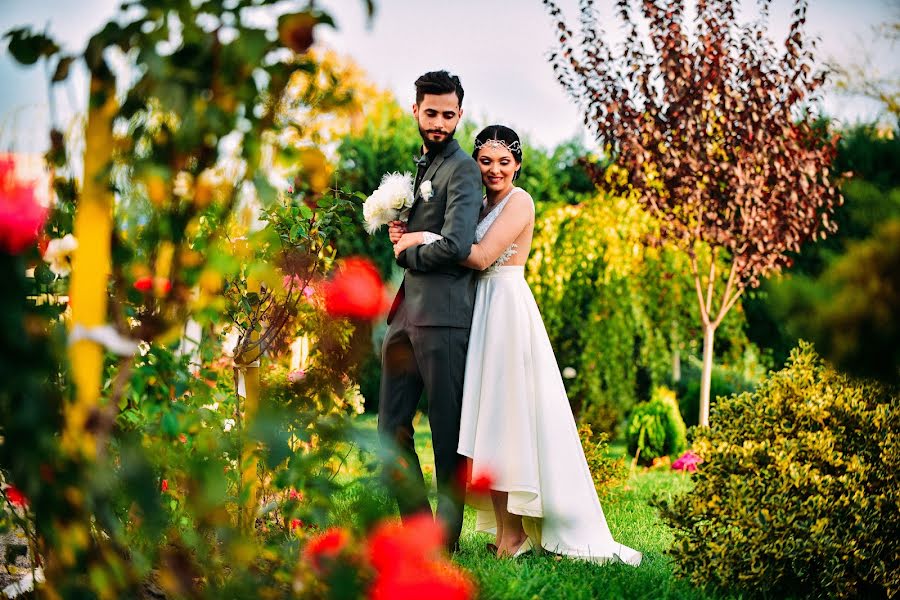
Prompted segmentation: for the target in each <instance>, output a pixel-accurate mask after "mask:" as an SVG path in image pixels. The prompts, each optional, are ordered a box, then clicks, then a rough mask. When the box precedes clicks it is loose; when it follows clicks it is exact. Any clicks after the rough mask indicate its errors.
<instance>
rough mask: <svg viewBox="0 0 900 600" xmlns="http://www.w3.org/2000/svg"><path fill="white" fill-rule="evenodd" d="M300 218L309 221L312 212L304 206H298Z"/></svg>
mask: <svg viewBox="0 0 900 600" xmlns="http://www.w3.org/2000/svg"><path fill="white" fill-rule="evenodd" d="M300 216H301V217H303V218H304V219H311V218H312V216H313V211H312V209H311V208H310V207H308V206H307V205H305V204H301V205H300Z"/></svg>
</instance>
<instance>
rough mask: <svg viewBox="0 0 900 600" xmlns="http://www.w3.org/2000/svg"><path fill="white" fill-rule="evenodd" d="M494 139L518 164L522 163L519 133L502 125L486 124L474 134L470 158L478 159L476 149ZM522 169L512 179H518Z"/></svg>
mask: <svg viewBox="0 0 900 600" xmlns="http://www.w3.org/2000/svg"><path fill="white" fill-rule="evenodd" d="M491 141H494V142H495V143H498V144H500V145H501V146H504V147H505V148H506V149H507V150H509V152H510V154H512V155H513V158H514V159H516V162H517V163H519V164H520V165H521V164H522V142H521V141H520V140H519V134H517V133H516V132H515V131H513V130H512V129H510V128H509V127H506V126H504V125H488V126H487V127H485V128H484V129H482V130H481V131H480V132H479V133H478V135H476V136H475V149H474V150H472V158H474V159H475V160H478V151H479V150H481V148H482V146H484V145H485V144H488V143H489V142H491ZM521 172H522V169H519V170H518V171H516V174H515V175H513V180H516V179H518V177H519V173H521Z"/></svg>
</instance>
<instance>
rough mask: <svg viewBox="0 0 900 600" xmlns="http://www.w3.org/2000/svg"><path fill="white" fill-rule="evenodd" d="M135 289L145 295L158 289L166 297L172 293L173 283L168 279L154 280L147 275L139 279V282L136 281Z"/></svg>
mask: <svg viewBox="0 0 900 600" xmlns="http://www.w3.org/2000/svg"><path fill="white" fill-rule="evenodd" d="M134 289H136V290H137V291H139V292H144V293H145V294H146V293H148V292H152V291H153V290H154V289H156V290H157V292H158V293H159V294H160V295H163V296H164V295H166V294H168V293H169V292H171V291H172V282H171V281H169V279H168V278H166V277H157V278H155V279H154V278H153V277H150V276H149V275H145V276H143V277H138V278H137V280H135V282H134Z"/></svg>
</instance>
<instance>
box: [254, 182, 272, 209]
mask: <svg viewBox="0 0 900 600" xmlns="http://www.w3.org/2000/svg"><path fill="white" fill-rule="evenodd" d="M253 185H254V186H255V187H256V194H257V196H258V197H259V201H260V203H261V204H262V205H263V206H265V207H268V206H270V205H271V204H272V203H273V202H275V200H277V199H278V191H277V190H276V189H275V188H274V187H272V184H271V183H269V180H268V179H266V178H265V176H263V175H257V176H256V177H254V178H253Z"/></svg>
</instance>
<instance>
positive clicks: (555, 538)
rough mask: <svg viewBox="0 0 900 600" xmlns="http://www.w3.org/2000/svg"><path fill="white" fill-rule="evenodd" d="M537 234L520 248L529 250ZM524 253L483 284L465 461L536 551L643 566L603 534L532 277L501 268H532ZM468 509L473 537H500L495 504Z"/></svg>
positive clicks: (483, 230) (469, 382) (470, 366)
mask: <svg viewBox="0 0 900 600" xmlns="http://www.w3.org/2000/svg"><path fill="white" fill-rule="evenodd" d="M517 191H519V192H521V190H519V188H513V190H512V191H511V192H510V193H509V195H507V196H506V197H505V198H504V199H503V200H502V201H501V202H500V203H498V204H497V206H496V207H495V208H494V209H493V211H492V212H490V213H489V214H488V215H486V216H485V218H484V219H482V221H481V222H480V223H479V224H478V229H477V232H476V241H477V242H481V241H482V240H483V239H484V238H485V236H486V235H487V234H488V230H489V229H490V228H491V226H492V225H493V224H494V223H495V221H496V220H497V219H498V217H499V216H500V214H501V212H502V211H503V209H504V207H505V206H506V204H507V203H508V202H509V199H510V198H511V197H512V196H513V194H515V193H516V192H517ZM522 193H524V192H522ZM525 196H526V197H527V199H528V202H529V203H530V204H531V210H532V211H534V202H533V201H532V200H531V198H530V196H528V195H527V194H525ZM522 207H523V205H521V204H520V205H519V206H518V207H517V208H518V209H521V208H522ZM497 227H498V228H499V227H502V220H501V222H499V223H497ZM531 227H532V226H531V225H529V226H528V227H527V228H526V231H525V232H523V233H522V234H520V235H519V236H518V238H517V239H516V241H517V242H518V241H521V242H523V244H528V246H529V247H530V242H531ZM526 234H527V235H526ZM491 237H494V238H496V236H491ZM507 239H508V235H507ZM486 243H487V245H489V243H490V240H486ZM485 247H487V246H485ZM517 249H518V246H517V245H516V244H512V245H511V246H510V247H509V248H507V249H506V251H505V252H503V253H502V254H501V256H500V258H498V259H497V260H496V261H495V262H494V264H493V265H492V266H491V267H489V268H488V269H487V270H485V271H484V272H483V273H482V274H481V276H480V277H479V279H478V284H477V291H476V293H475V312H474V315H473V317H472V330H471V337H470V339H469V351H468V356H467V360H466V373H465V383H464V387H463V401H462V423H461V425H460V435H459V453H460V454H462V455H464V456H467V457H469V458H471V459H472V475H473V476H474V477H478V476H479V475H480V474H482V473H484V474H490V476H491V477H492V479H493V481H494V484H493V486H492V487H493V489H496V490H499V491H505V492H509V502H508V510H509V512H511V513H515V514H518V515H522V516H523V517H526V518H525V519H524V520H523V521H524V524H525V531H526V533H528V535H529V537H530V538H532V543H534V544H535V545H536V546H537V545H538V544H539V545H540V546H541V547H543V548H544V549H546V550H548V551H550V552H554V553H557V554H562V555H565V556H570V557H574V558H579V559H585V560H591V561H596V562H607V561H615V560H621V561H622V562H625V563H627V564H630V565H635V566H637V565H638V564H640V562H641V554H640V552H637V551H635V550H632V549H631V548H628V547H626V546H623V545H622V544H619V543H618V542H616V541H615V540H614V539H613V537H612V534H611V533H610V531H609V527H608V526H607V524H606V518H605V517H604V515H603V509H602V508H601V507H600V501H599V500H598V498H597V492H596V490H595V489H594V482H593V480H592V478H591V473H590V470H589V469H588V465H587V461H586V460H585V458H584V450H583V449H582V447H581V441H580V439H579V436H578V429H577V427H576V425H575V419H574V418H573V416H572V409H571V407H570V405H569V400H568V398H567V397H566V390H565V387H564V386H563V381H562V377H561V376H560V372H559V368H558V367H557V363H556V358H555V357H554V355H553V348H552V347H551V346H550V338H549V337H548V336H547V331H546V329H545V328H544V322H543V320H542V319H541V314H540V312H539V311H538V307H537V304H536V303H535V301H534V296H533V295H532V293H531V289H530V288H529V287H528V284H527V283H526V281H525V267H524V265H507V264H504V263H506V262H513V263H515V262H521V263H524V262H525V259H526V258H527V256H528V252H527V250H528V248H526V249H525V250H526V251H525V252H523V253H522V254H519V255H517ZM494 252H496V249H495V250H494ZM510 259H512V260H510ZM469 503H470V504H472V505H473V506H475V508H476V509H477V514H478V516H477V520H476V531H484V532H488V533H495V532H496V522H495V520H494V513H493V511H492V509H491V502H490V498H489V497H484V496H481V497H473V496H472V495H470V498H469Z"/></svg>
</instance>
